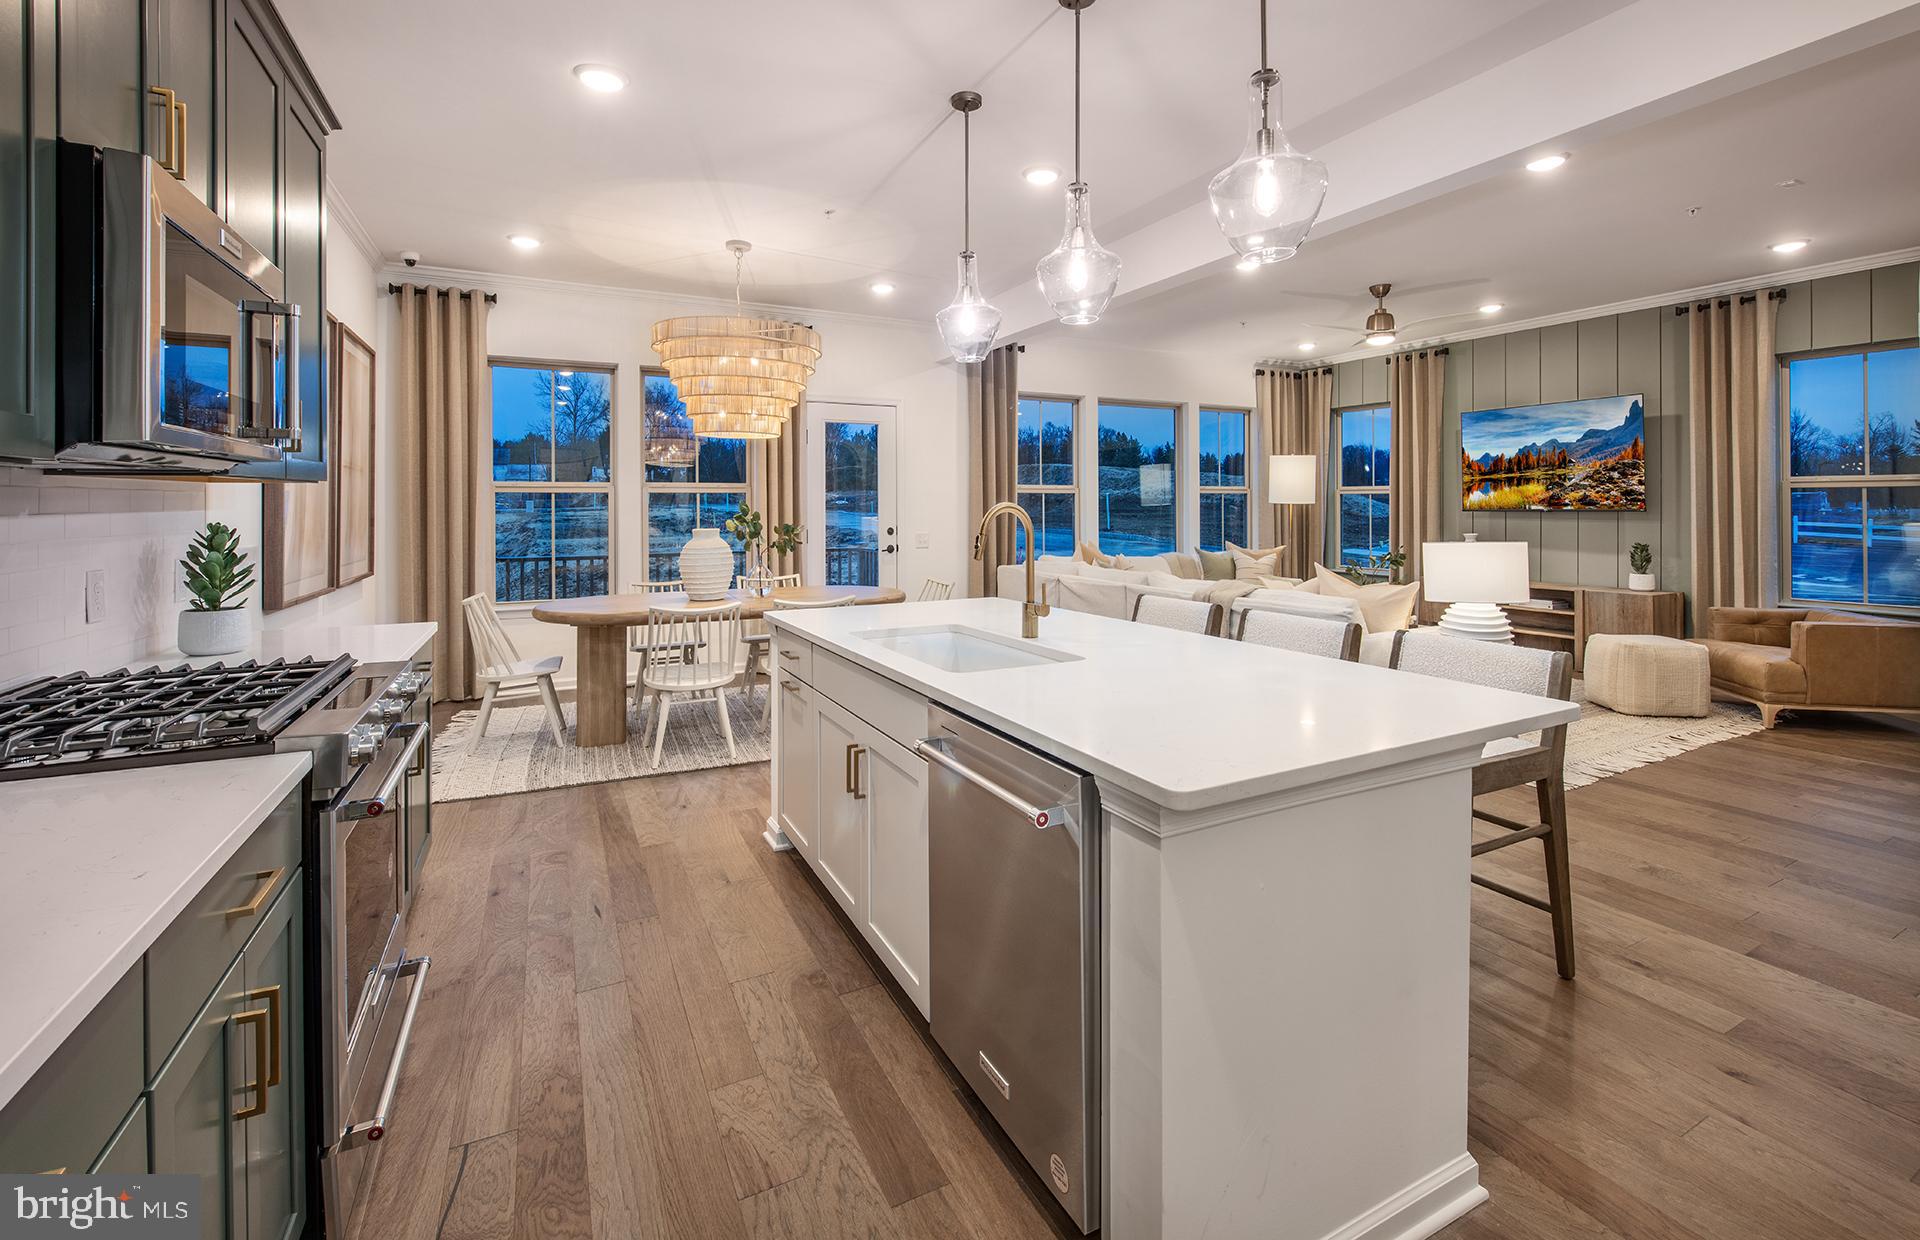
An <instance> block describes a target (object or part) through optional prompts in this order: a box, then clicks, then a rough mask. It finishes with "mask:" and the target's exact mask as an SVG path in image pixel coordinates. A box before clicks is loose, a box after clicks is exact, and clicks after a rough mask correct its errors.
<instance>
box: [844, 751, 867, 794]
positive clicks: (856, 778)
mask: <svg viewBox="0 0 1920 1240" xmlns="http://www.w3.org/2000/svg"><path fill="white" fill-rule="evenodd" d="M865 752H867V747H866V746H865V745H848V746H847V769H848V771H849V774H848V776H847V791H848V792H851V793H852V794H853V799H854V800H856V801H864V800H866V799H867V794H866V793H864V792H862V791H860V755H861V754H863V753H865Z"/></svg>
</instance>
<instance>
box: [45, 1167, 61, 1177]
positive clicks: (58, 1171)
mask: <svg viewBox="0 0 1920 1240" xmlns="http://www.w3.org/2000/svg"><path fill="white" fill-rule="evenodd" d="M66 1173H67V1169H66V1168H65V1167H55V1168H53V1169H52V1170H51V1171H42V1172H40V1173H39V1174H41V1175H65V1174H66Z"/></svg>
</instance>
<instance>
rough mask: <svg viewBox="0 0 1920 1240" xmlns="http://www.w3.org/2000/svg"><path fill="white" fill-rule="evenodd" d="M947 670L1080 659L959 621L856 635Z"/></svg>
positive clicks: (985, 668) (1026, 665)
mask: <svg viewBox="0 0 1920 1240" xmlns="http://www.w3.org/2000/svg"><path fill="white" fill-rule="evenodd" d="M852 636H854V637H858V638H863V639H865V640H867V641H870V642H872V643H873V644H874V645H876V646H879V647H880V648H881V649H883V650H890V651H892V652H893V653H895V654H897V655H903V656H905V657H906V658H909V659H912V660H914V661H915V662H919V663H925V664H926V665H927V666H928V667H937V668H939V669H940V670H941V671H943V672H991V671H998V670H1002V669H1004V668H1009V667H1037V666H1039V665H1041V664H1044V663H1072V662H1074V661H1076V660H1078V659H1079V658H1080V656H1079V655H1077V654H1068V653H1067V652H1066V651H1064V650H1054V649H1051V648H1050V647H1047V646H1042V645H1039V644H1037V643H1035V642H1031V641H1025V640H1022V639H1020V638H1017V637H1002V636H1000V635H999V634H998V633H989V632H987V631H985V630H984V629H972V628H967V627H965V626H963V625H958V624H930V625H924V626H922V627H919V628H908V629H867V630H866V631H864V632H860V633H854V634H852Z"/></svg>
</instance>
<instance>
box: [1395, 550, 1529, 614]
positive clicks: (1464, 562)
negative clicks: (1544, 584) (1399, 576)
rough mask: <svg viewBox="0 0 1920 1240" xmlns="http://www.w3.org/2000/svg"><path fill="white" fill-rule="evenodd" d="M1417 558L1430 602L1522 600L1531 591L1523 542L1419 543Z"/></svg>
mask: <svg viewBox="0 0 1920 1240" xmlns="http://www.w3.org/2000/svg"><path fill="white" fill-rule="evenodd" d="M1420 557H1421V569H1420V589H1421V593H1423V594H1424V595H1425V596H1426V598H1427V601H1428V602H1430V603H1524V602H1526V601H1527V599H1528V597H1529V596H1530V595H1531V594H1532V589H1531V586H1530V585H1529V582H1528V574H1527V544H1525V543H1523V542H1445V543H1422V544H1421V545H1420Z"/></svg>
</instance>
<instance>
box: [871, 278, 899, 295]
mask: <svg viewBox="0 0 1920 1240" xmlns="http://www.w3.org/2000/svg"><path fill="white" fill-rule="evenodd" d="M867 287H868V288H869V289H872V290H873V292H874V293H875V294H877V295H878V296H881V297H885V296H886V295H887V294H888V293H891V292H892V291H893V285H892V284H890V283H888V282H887V281H885V280H875V281H874V282H873V283H872V284H869V285H867Z"/></svg>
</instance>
